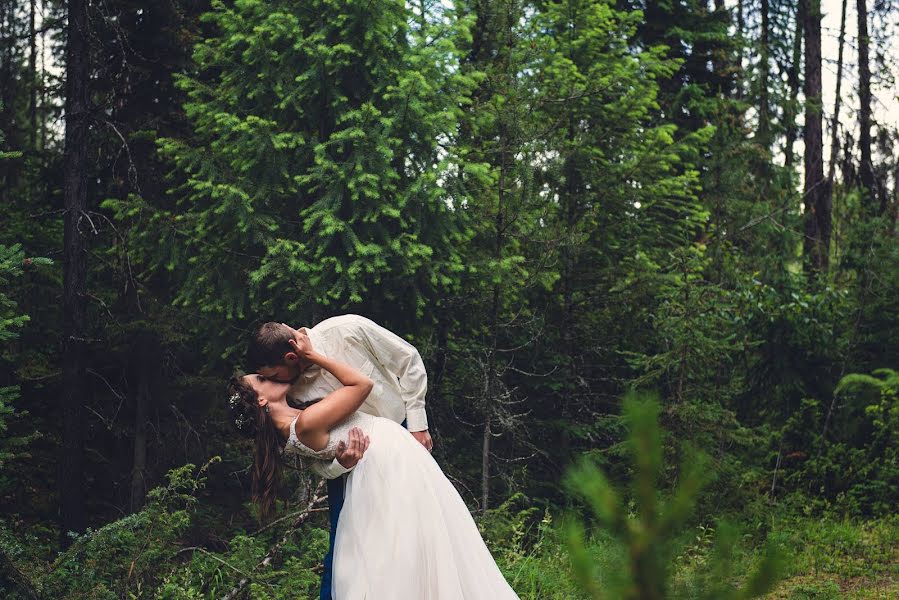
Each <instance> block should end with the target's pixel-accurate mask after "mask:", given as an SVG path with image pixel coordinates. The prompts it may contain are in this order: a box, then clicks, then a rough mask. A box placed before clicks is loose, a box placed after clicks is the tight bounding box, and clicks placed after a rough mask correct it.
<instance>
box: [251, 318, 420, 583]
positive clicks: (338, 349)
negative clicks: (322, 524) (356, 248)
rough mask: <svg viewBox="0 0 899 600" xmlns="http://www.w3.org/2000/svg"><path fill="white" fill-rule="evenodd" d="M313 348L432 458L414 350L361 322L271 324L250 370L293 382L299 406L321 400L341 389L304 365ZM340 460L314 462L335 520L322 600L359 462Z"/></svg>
mask: <svg viewBox="0 0 899 600" xmlns="http://www.w3.org/2000/svg"><path fill="white" fill-rule="evenodd" d="M310 344H311V346H312V347H313V348H314V349H315V350H317V351H318V352H321V353H322V354H325V355H326V356H329V357H331V358H336V359H337V360H340V361H342V362H345V363H348V364H350V365H352V366H353V367H355V368H356V369H358V370H360V371H362V373H364V374H365V375H367V376H368V377H370V378H371V379H372V380H373V381H374V382H375V386H374V388H373V389H372V391H371V393H370V394H369V395H368V398H366V400H365V402H364V403H363V404H362V406H361V407H360V408H359V410H361V411H362V412H365V413H368V414H370V415H376V416H381V417H386V418H388V419H391V420H393V421H396V422H397V423H400V424H402V425H403V426H404V427H406V428H408V429H409V431H410V432H411V433H412V436H413V437H414V438H415V439H416V440H418V442H419V443H421V445H422V446H424V447H425V448H427V450H428V451H429V452H430V451H431V448H432V446H433V443H432V441H431V435H430V434H429V433H428V418H427V415H426V413H425V392H427V389H428V376H427V373H426V372H425V366H424V363H423V362H422V360H421V356H420V355H419V353H418V350H416V349H415V346H413V345H412V344H410V343H409V342H407V341H406V340H404V339H403V338H401V337H399V336H398V335H396V334H395V333H393V332H391V331H389V330H387V329H385V328H383V327H381V326H380V325H378V324H377V323H375V322H374V321H371V320H370V319H366V318H365V317H362V316H359V315H340V316H337V317H331V318H330V319H325V320H324V321H322V322H321V323H319V324H318V325H316V326H315V327H311V328H306V327H301V328H300V329H294V328H293V327H290V326H289V325H286V324H284V323H273V322H270V323H265V324H264V325H262V326H261V327H260V328H259V329H258V330H257V331H256V334H255V335H254V336H253V339H252V341H251V342H250V347H249V349H248V351H247V359H248V361H249V363H250V364H249V366H250V368H251V369H253V370H255V371H256V372H257V373H259V374H260V375H262V376H263V377H265V378H266V379H270V380H272V381H277V382H280V383H289V384H290V390H289V391H288V397H289V398H292V399H293V400H294V401H296V402H298V403H300V404H304V403H308V402H314V401H317V400H321V399H322V398H324V397H325V396H326V395H327V394H328V393H330V392H332V391H334V390H336V389H338V388H340V387H341V384H340V382H339V381H338V380H337V378H336V377H334V376H333V375H331V373H329V372H328V371H327V370H324V369H322V368H320V367H318V366H316V365H313V364H311V363H308V362H306V361H305V360H303V359H302V358H301V354H300V353H299V352H298V347H305V346H308V345H310ZM341 458H342V457H338V458H335V459H334V460H333V461H332V462H331V463H330V464H326V465H324V466H321V465H322V463H321V462H320V461H313V466H312V468H313V470H315V471H316V472H317V473H318V474H320V475H322V476H323V477H325V478H326V479H327V480H328V506H329V507H330V516H331V541H330V547H329V548H328V553H327V554H326V555H325V565H324V566H325V568H324V571H323V572H322V584H321V594H320V599H321V600H331V571H332V561H333V557H334V535H335V533H336V531H337V519H338V517H339V515H340V509H341V508H342V507H343V494H344V480H345V477H344V475H345V474H346V473H347V472H349V471H350V469H351V468H352V466H353V465H355V464H356V462H357V461H358V458H359V457H358V456H354V457H350V458H349V459H347V460H343V463H341ZM345 465H346V466H345Z"/></svg>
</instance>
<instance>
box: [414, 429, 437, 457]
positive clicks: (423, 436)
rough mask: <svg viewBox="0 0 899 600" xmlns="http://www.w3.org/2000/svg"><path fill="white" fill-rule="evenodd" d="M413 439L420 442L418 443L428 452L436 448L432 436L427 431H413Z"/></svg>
mask: <svg viewBox="0 0 899 600" xmlns="http://www.w3.org/2000/svg"><path fill="white" fill-rule="evenodd" d="M412 437H414V438H415V439H416V440H418V443H419V444H421V445H422V446H424V447H425V450H427V451H428V452H430V451H431V450H432V449H433V448H434V440H432V439H431V434H430V433H428V430H427V429H425V430H424V431H413V432H412Z"/></svg>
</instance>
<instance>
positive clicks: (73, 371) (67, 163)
mask: <svg viewBox="0 0 899 600" xmlns="http://www.w3.org/2000/svg"><path fill="white" fill-rule="evenodd" d="M68 13H69V14H68V29H67V48H66V105H65V113H66V115H65V117H66V131H65V157H64V165H63V186H64V192H63V195H64V198H65V223H64V240H63V243H64V246H65V247H64V250H63V252H64V257H65V267H64V274H63V325H62V328H63V356H62V389H63V392H62V394H61V399H62V406H61V410H60V414H61V415H62V419H63V424H62V455H61V457H60V460H59V503H60V511H59V512H60V526H61V532H60V533H61V540H60V542H61V545H62V546H63V548H66V547H68V545H69V543H70V542H71V539H70V538H69V537H68V536H67V535H66V532H68V531H75V532H81V531H83V530H84V526H85V514H84V423H83V421H84V414H83V413H84V410H83V408H84V406H85V404H86V401H87V398H86V396H87V393H88V386H87V381H86V379H85V352H86V350H87V345H86V343H85V331H86V326H85V316H86V308H87V302H86V300H87V296H86V295H85V280H86V276H87V261H86V254H85V241H84V236H83V235H82V232H81V223H82V220H83V218H84V216H85V209H86V203H87V178H86V171H87V142H88V126H89V121H88V119H89V101H90V96H89V91H88V82H89V64H88V60H89V47H88V29H87V28H88V20H87V2H86V1H85V0H70V2H69V4H68Z"/></svg>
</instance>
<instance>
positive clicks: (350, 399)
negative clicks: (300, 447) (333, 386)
mask: <svg viewBox="0 0 899 600" xmlns="http://www.w3.org/2000/svg"><path fill="white" fill-rule="evenodd" d="M301 335H302V334H301ZM303 341H304V340H303V339H302V338H301V340H300V343H299V344H298V343H297V342H296V341H295V340H291V345H292V346H293V347H294V350H295V351H297V353H300V354H301V356H302V357H303V358H305V359H306V360H308V361H309V362H311V363H313V364H316V365H318V366H320V367H321V368H323V369H327V370H328V371H330V372H331V374H332V375H334V377H336V378H337V380H338V381H340V383H342V384H343V387H342V388H340V389H338V390H334V391H333V392H331V393H330V394H328V395H327V396H325V397H324V398H323V399H322V401H321V402H316V403H315V404H313V405H312V406H310V407H309V408H307V409H305V410H304V411H303V412H302V413H301V414H300V417H299V418H298V419H297V423H296V435H297V437H298V438H299V439H300V441H301V442H303V444H304V445H306V446H308V447H309V448H312V449H313V450H320V449H322V448H324V447H325V446H326V445H327V444H328V436H329V433H328V432H329V431H330V430H331V429H332V428H333V427H334V426H335V425H337V424H338V423H341V422H342V421H344V420H345V419H346V418H347V417H349V416H350V415H351V414H353V413H354V412H356V410H358V409H359V407H360V406H362V403H363V402H364V401H365V398H366V397H368V394H369V393H370V392H371V390H372V387H374V382H373V381H372V380H371V379H369V378H368V377H366V376H365V375H363V374H362V373H360V372H359V371H357V370H356V369H354V368H353V367H351V366H350V365H348V364H346V363H342V362H340V361H338V360H334V359H333V358H329V357H327V356H325V355H323V354H321V353H319V352H316V351H315V350H314V349H312V348H311V344H303ZM305 341H306V342H308V339H307V340H305Z"/></svg>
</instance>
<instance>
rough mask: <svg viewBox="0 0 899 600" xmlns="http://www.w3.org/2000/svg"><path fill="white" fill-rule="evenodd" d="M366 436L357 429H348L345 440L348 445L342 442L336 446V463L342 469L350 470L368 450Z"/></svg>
mask: <svg viewBox="0 0 899 600" xmlns="http://www.w3.org/2000/svg"><path fill="white" fill-rule="evenodd" d="M368 441H369V440H368V436H367V435H363V434H362V430H361V429H359V428H358V427H353V428H352V429H350V433H349V436H348V439H347V442H348V443H344V442H343V440H341V441H340V443H339V444H337V462H339V463H340V464H341V465H342V466H343V468H344V469H352V468H353V467H355V466H356V463H358V462H359V461H360V460H361V459H362V455H363V454H365V451H366V450H368Z"/></svg>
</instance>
